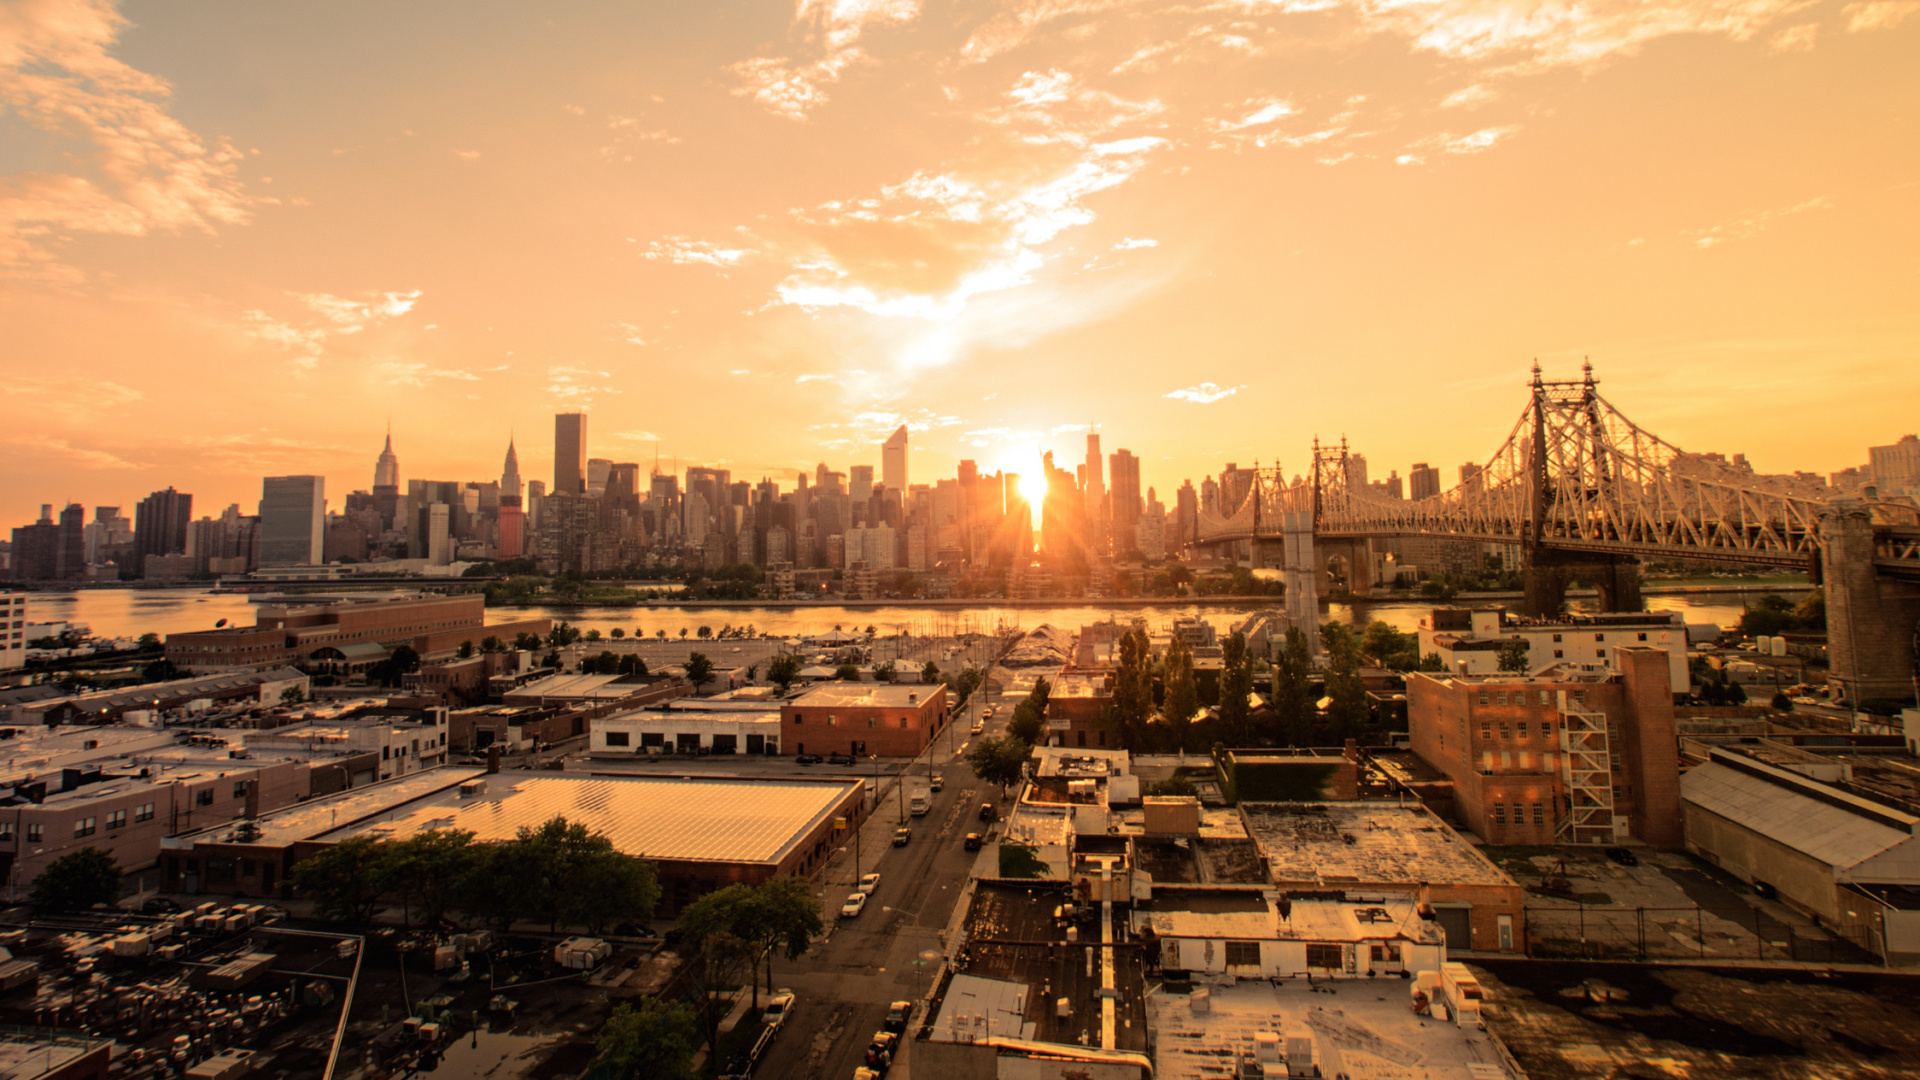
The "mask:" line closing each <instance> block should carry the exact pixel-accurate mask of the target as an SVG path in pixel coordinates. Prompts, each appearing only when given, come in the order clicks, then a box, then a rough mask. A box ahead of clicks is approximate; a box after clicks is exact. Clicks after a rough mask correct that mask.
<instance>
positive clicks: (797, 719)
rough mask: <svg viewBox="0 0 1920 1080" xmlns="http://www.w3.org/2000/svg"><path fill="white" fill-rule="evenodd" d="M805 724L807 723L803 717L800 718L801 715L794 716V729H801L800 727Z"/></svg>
mask: <svg viewBox="0 0 1920 1080" xmlns="http://www.w3.org/2000/svg"><path fill="white" fill-rule="evenodd" d="M804 723H806V720H805V719H804V718H802V717H800V716H799V715H797V714H796V715H795V716H794V718H793V726H794V727H799V726H800V725H801V724H804Z"/></svg>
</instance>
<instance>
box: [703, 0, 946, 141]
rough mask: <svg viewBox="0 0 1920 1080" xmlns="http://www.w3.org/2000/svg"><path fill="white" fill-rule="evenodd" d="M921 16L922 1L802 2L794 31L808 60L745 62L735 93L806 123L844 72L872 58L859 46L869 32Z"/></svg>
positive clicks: (737, 66) (738, 69) (780, 58)
mask: <svg viewBox="0 0 1920 1080" xmlns="http://www.w3.org/2000/svg"><path fill="white" fill-rule="evenodd" d="M919 17H920V2H919V0H799V3H798V5H797V8H796V10H795V12H794V16H793V25H792V27H791V28H790V33H791V35H792V36H793V37H794V38H795V39H796V43H797V44H798V45H799V46H800V49H799V50H798V53H799V55H800V57H803V58H801V59H796V58H794V57H787V56H778V57H772V56H759V57H753V58H751V59H748V60H742V61H741V62H739V63H737V64H735V65H733V67H732V69H731V70H732V72H733V74H734V76H735V77H737V78H738V79H739V80H740V85H738V86H737V87H735V88H734V91H733V92H734V94H736V95H737V96H740V97H748V98H752V99H753V100H754V101H755V102H756V103H757V104H759V105H760V106H761V107H762V108H764V109H766V110H767V111H769V112H772V113H774V114H775V115H777V116H784V117H786V118H787V119H789V120H804V119H806V116H807V113H809V112H811V111H812V110H814V109H815V108H818V107H819V106H820V105H822V104H824V103H825V102H826V100H827V91H826V88H827V87H828V86H831V85H833V84H834V83H836V82H838V81H840V75H841V73H842V72H844V71H846V70H847V69H848V68H849V67H852V66H853V65H855V64H858V63H861V62H862V61H864V60H866V59H867V55H866V53H865V52H864V51H863V50H862V49H861V48H860V45H859V42H860V38H861V36H862V35H863V34H865V33H866V32H867V31H868V30H869V29H872V28H874V27H880V26H897V25H901V24H904V23H910V22H912V21H913V20H915V19H917V18H919ZM805 57H811V59H806V58H805Z"/></svg>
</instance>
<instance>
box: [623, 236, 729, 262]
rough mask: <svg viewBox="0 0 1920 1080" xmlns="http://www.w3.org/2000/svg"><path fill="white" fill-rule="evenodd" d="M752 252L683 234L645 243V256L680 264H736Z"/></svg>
mask: <svg viewBox="0 0 1920 1080" xmlns="http://www.w3.org/2000/svg"><path fill="white" fill-rule="evenodd" d="M753 253H754V251H753V249H752V248H735V247H721V246H720V245H719V244H714V243H709V242H707V241H705V240H689V239H687V238H686V237H684V236H669V237H667V238H666V239H665V240H655V241H652V242H651V243H649V244H648V245H647V250H646V254H645V257H646V258H648V259H657V260H664V261H666V262H671V263H678V264H680V265H682V266H688V265H701V266H718V267H728V266H738V265H740V261H741V260H742V259H745V258H746V257H747V256H749V255H752V254H753Z"/></svg>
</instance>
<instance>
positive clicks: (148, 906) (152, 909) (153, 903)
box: [140, 896, 180, 915]
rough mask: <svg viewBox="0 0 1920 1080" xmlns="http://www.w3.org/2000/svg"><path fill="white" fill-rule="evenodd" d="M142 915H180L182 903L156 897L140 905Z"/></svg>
mask: <svg viewBox="0 0 1920 1080" xmlns="http://www.w3.org/2000/svg"><path fill="white" fill-rule="evenodd" d="M140 913H141V914H142V915H178V914H179V913H180V902H179V901H177V900H170V899H168V898H167V897H164V896H155V897H152V898H150V899H149V900H148V901H147V902H146V903H144V904H141V905H140Z"/></svg>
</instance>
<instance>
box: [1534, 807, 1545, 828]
mask: <svg viewBox="0 0 1920 1080" xmlns="http://www.w3.org/2000/svg"><path fill="white" fill-rule="evenodd" d="M1533 823H1534V824H1535V825H1545V824H1546V823H1547V810H1546V807H1543V806H1541V805H1540V804H1539V803H1534V804H1533Z"/></svg>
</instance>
